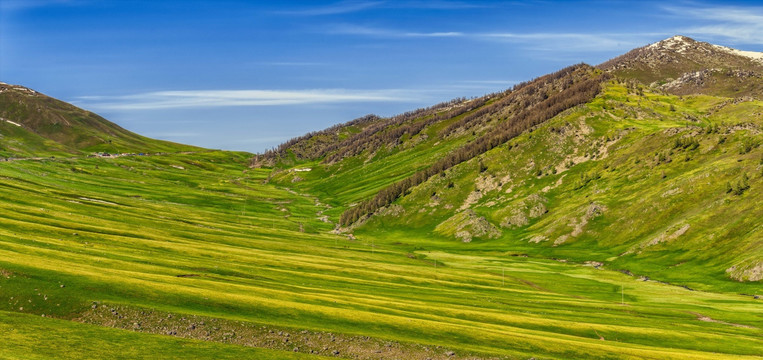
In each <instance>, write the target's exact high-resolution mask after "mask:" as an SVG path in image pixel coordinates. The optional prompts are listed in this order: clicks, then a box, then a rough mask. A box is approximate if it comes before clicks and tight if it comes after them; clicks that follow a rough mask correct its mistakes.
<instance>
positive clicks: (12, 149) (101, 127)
mask: <svg viewBox="0 0 763 360" xmlns="http://www.w3.org/2000/svg"><path fill="white" fill-rule="evenodd" d="M197 150H201V149H200V148H198V147H195V146H189V145H181V144H175V143H171V142H168V141H161V140H154V139H150V138H147V137H144V136H140V135H138V134H135V133H133V132H130V131H128V130H125V129H123V128H121V127H120V126H118V125H117V124H114V123H112V122H110V121H108V120H106V119H104V118H102V117H100V116H98V115H96V114H94V113H92V112H90V111H87V110H83V109H80V108H78V107H76V106H73V105H71V104H68V103H65V102H63V101H60V100H57V99H54V98H51V97H49V96H46V95H44V94H41V93H39V92H37V91H35V90H32V89H28V88H25V87H23V86H19V85H9V84H6V83H0V158H20V157H32V156H38V157H39V156H55V155H59V156H71V155H81V154H91V153H96V152H106V153H112V154H119V153H141V152H142V153H147V152H177V151H197Z"/></svg>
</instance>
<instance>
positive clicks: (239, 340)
mask: <svg viewBox="0 0 763 360" xmlns="http://www.w3.org/2000/svg"><path fill="white" fill-rule="evenodd" d="M247 160H248V158H247V155H246V154H236V153H227V152H207V153H194V154H177V155H168V156H162V157H122V158H114V159H102V158H85V159H54V160H51V159H45V160H25V161H14V162H6V163H2V164H0V212H1V213H2V214H3V215H2V217H1V218H0V332H2V333H3V334H5V335H4V336H2V338H0V349H2V350H0V358H9V359H10V358H98V357H106V358H151V357H155V356H156V355H157V354H161V357H162V358H188V357H192V358H242V357H243V358H258V359H270V358H272V359H292V358H293V359H302V358H319V357H320V356H327V357H346V358H358V359H383V358H420V359H426V358H432V359H446V358H448V359H452V358H461V359H468V358H496V359H497V358H506V359H527V358H530V357H534V358H536V359H546V358H554V359H556V358H559V359H562V358H564V359H580V358H586V359H609V358H648V359H733V358H740V359H741V358H760V357H759V356H760V354H763V340H762V339H763V306H762V305H761V300H760V299H756V298H754V297H753V295H754V294H740V293H739V292H729V291H726V290H718V291H692V290H690V289H686V288H683V287H679V286H674V285H670V284H665V283H661V282H659V281H654V280H647V279H643V278H642V279H639V278H638V277H635V276H629V275H628V274H624V273H621V272H618V271H614V270H608V269H599V268H596V267H594V266H586V265H584V264H573V263H568V262H561V261H554V260H552V259H544V258H541V257H534V256H533V255H532V254H530V255H529V256H528V255H526V254H524V253H519V252H515V251H511V249H510V248H507V250H506V251H495V250H491V251H487V250H485V251H477V250H474V249H473V248H470V247H469V244H464V243H460V242H457V243H454V242H451V241H447V240H445V239H443V238H427V237H424V236H421V235H418V234H407V233H405V232H395V231H393V230H390V231H389V232H385V233H379V234H376V235H372V234H360V235H358V237H357V238H349V237H347V236H343V235H334V234H330V230H332V229H333V228H334V225H333V223H331V222H327V221H325V220H326V219H325V218H323V216H322V214H323V212H324V211H328V210H330V209H328V207H327V205H324V204H323V203H322V202H321V201H319V199H317V198H315V197H312V196H310V195H307V194H301V193H299V192H296V191H293V190H290V189H287V188H283V187H277V186H275V185H272V184H269V183H267V181H266V180H267V179H268V176H269V175H270V174H269V170H265V169H249V168H248V167H247V166H246V165H247ZM200 340H206V341H200Z"/></svg>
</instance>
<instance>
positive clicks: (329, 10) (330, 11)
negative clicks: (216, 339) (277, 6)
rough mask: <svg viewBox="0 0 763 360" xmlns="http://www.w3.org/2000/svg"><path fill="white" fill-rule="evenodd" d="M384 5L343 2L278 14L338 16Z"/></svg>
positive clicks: (379, 2)
mask: <svg viewBox="0 0 763 360" xmlns="http://www.w3.org/2000/svg"><path fill="white" fill-rule="evenodd" d="M383 3H384V2H383V1H342V2H338V3H334V4H331V5H327V6H321V7H313V8H307V9H301V10H284V11H279V12H278V13H279V14H284V15H295V16H322V15H338V14H347V13H353V12H358V11H363V10H367V9H371V8H374V7H377V6H379V5H381V4H383Z"/></svg>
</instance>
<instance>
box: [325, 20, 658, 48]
mask: <svg viewBox="0 0 763 360" xmlns="http://www.w3.org/2000/svg"><path fill="white" fill-rule="evenodd" d="M327 32H328V33H329V34H334V35H350V36H367V37H378V38H434V37H441V38H466V39H472V40H490V41H500V42H511V43H517V44H522V45H524V46H525V48H527V49H530V50H538V51H554V52H570V51H611V50H623V49H630V48H633V47H636V46H641V45H645V44H646V43H647V42H649V41H653V40H654V39H655V38H657V39H659V38H660V37H663V36H664V37H667V36H670V35H672V33H668V32H665V33H622V34H619V33H618V34H588V33H564V32H553V33H552V32H549V33H516V32H489V33H480V32H461V31H434V32H421V31H406V30H400V29H390V28H378V27H367V26H360V25H351V24H340V25H334V26H333V27H330V28H329V29H328V30H327Z"/></svg>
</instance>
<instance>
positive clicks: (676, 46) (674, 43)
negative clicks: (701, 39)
mask: <svg viewBox="0 0 763 360" xmlns="http://www.w3.org/2000/svg"><path fill="white" fill-rule="evenodd" d="M689 40H691V39H689V38H687V37H686V36H683V35H676V36H673V37H671V38H668V39H665V40H662V41H658V42H656V43H654V44H651V45H649V46H647V49H655V50H661V49H670V50H674V51H676V52H678V53H683V52H684V51H686V50H687V49H688V48H689V46H690V43H689Z"/></svg>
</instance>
